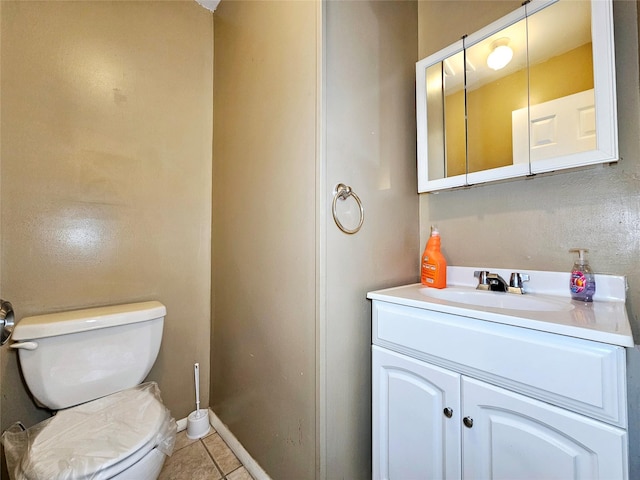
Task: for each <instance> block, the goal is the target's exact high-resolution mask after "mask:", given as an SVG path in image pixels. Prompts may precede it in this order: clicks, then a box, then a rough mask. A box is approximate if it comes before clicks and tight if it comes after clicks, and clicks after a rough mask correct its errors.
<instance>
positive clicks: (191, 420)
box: [187, 409, 211, 440]
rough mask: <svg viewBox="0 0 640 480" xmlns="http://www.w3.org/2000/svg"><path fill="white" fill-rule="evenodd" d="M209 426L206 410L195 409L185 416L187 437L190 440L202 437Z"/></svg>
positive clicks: (207, 431)
mask: <svg viewBox="0 0 640 480" xmlns="http://www.w3.org/2000/svg"><path fill="white" fill-rule="evenodd" d="M210 429H211V426H210V425H209V413H208V412H207V410H204V409H202V410H195V411H193V412H191V413H190V414H189V416H188V417H187V437H188V438H189V439H191V440H195V439H197V438H202V437H204V436H205V435H206V434H207V433H209V430H210Z"/></svg>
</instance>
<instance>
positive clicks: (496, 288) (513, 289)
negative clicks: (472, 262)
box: [473, 270, 529, 294]
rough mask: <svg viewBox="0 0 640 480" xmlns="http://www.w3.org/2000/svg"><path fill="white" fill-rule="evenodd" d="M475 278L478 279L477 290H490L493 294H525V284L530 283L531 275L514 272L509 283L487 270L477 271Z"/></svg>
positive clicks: (474, 274)
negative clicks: (523, 285) (523, 284)
mask: <svg viewBox="0 0 640 480" xmlns="http://www.w3.org/2000/svg"><path fill="white" fill-rule="evenodd" d="M473 276H474V277H476V278H477V279H478V286H477V287H476V289H477V290H489V291H492V292H508V293H518V294H523V293H524V288H523V287H522V283H523V282H528V281H529V275H525V274H524V273H518V272H513V273H512V274H511V278H510V279H509V283H508V284H507V282H506V280H505V279H504V278H502V277H501V276H500V275H498V274H497V273H491V272H489V271H486V270H476V271H475V272H473Z"/></svg>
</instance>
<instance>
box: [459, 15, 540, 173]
mask: <svg viewBox="0 0 640 480" xmlns="http://www.w3.org/2000/svg"><path fill="white" fill-rule="evenodd" d="M520 13H521V14H522V15H521V16H522V17H524V15H523V14H524V10H522V11H521V12H520ZM481 34H482V37H481V38H480V39H478V40H476V38H477V35H473V36H471V35H470V36H469V37H468V38H467V39H466V40H465V54H466V58H467V81H466V94H467V141H468V158H467V162H468V170H467V173H468V175H467V182H468V183H469V184H474V183H479V182H486V181H490V180H497V179H503V178H509V177H515V176H521V175H527V174H528V173H529V154H528V151H527V150H525V151H524V152H514V150H513V141H512V112H514V111H516V110H521V109H525V110H526V109H527V106H528V90H529V89H528V76H527V65H528V62H527V25H526V19H525V18H521V19H520V20H518V21H516V22H514V23H512V24H510V25H508V26H506V27H504V28H502V29H500V30H498V31H497V32H495V33H492V34H491V35H489V36H486V35H484V32H481ZM525 140H526V137H525ZM516 153H518V154H517V155H516Z"/></svg>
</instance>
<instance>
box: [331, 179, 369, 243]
mask: <svg viewBox="0 0 640 480" xmlns="http://www.w3.org/2000/svg"><path fill="white" fill-rule="evenodd" d="M333 193H334V195H333V204H332V206H331V210H332V212H333V220H334V221H335V222H336V225H337V226H338V228H339V229H340V230H342V231H343V232H344V233H348V234H349V235H352V234H354V233H358V231H360V228H361V227H362V223H363V222H364V208H363V207H362V202H361V201H360V197H358V195H356V192H354V191H353V190H352V189H351V187H350V186H348V185H345V184H344V183H339V184H337V185H336V188H335V189H334V191H333ZM349 197H353V199H354V200H355V201H356V203H357V204H358V208H359V209H360V221H359V222H358V226H357V227H355V228H353V229H350V228H346V227H345V226H344V225H342V223H340V220H338V214H337V212H336V204H337V202H338V199H340V200H346V199H347V198H349Z"/></svg>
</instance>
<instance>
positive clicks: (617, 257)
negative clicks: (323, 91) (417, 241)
mask: <svg viewBox="0 0 640 480" xmlns="http://www.w3.org/2000/svg"><path fill="white" fill-rule="evenodd" d="M519 4H520V2H513V1H504V2H503V1H493V2H491V1H456V2H439V1H427V2H420V4H419V21H420V32H421V34H422V36H421V37H420V57H421V58H422V57H425V56H427V55H429V54H431V53H434V52H436V51H438V50H439V49H440V48H442V47H444V46H446V45H448V44H450V43H453V42H454V41H455V40H457V39H458V38H460V36H461V35H463V34H465V33H471V32H473V31H475V30H477V29H478V28H479V27H481V26H482V25H484V24H486V23H488V22H490V21H492V20H495V19H497V18H499V17H501V16H502V15H504V14H506V13H508V12H509V11H511V10H513V9H515V8H517V7H518V6H519ZM614 22H615V42H616V65H617V68H616V70H617V71H616V74H617V88H618V122H619V124H618V125H619V146H620V155H621V157H622V158H621V160H620V162H618V163H616V164H613V165H610V166H599V167H593V168H588V169H583V170H579V171H573V172H564V173H558V174H555V175H546V176H544V175H541V176H537V177H535V178H532V179H521V180H514V181H511V182H507V183H501V184H487V185H480V186H475V187H472V188H469V189H463V190H456V191H450V192H442V193H439V194H437V195H433V194H423V195H421V196H420V232H421V243H422V244H423V245H424V242H425V241H426V239H427V235H428V232H429V226H430V225H431V224H436V225H438V227H439V228H440V232H441V235H442V245H443V253H444V254H445V256H446V258H447V261H448V263H449V264H450V265H462V266H489V267H496V268H512V269H531V270H552V271H568V270H569V269H570V268H571V265H572V263H573V261H572V256H571V255H570V254H569V253H568V250H569V248H572V247H584V248H588V249H589V250H590V253H589V258H590V261H591V265H592V267H593V269H594V270H595V271H596V272H598V273H613V274H617V275H626V276H627V278H628V282H629V287H630V288H629V291H628V304H629V305H630V320H631V323H632V327H633V329H634V333H635V337H636V343H638V339H639V338H640V337H638V334H639V333H640V323H639V319H638V313H637V312H638V310H639V309H640V306H639V305H640V268H639V266H640V261H639V259H640V135H639V127H640V121H639V119H640V118H639V117H640V97H639V81H638V76H639V69H638V12H637V2H634V1H626V0H619V1H618V0H617V1H614ZM628 353H629V355H628V356H629V362H630V370H632V372H633V376H632V377H631V379H630V382H629V394H630V406H631V409H632V410H631V411H630V417H631V418H630V437H631V442H630V445H631V452H630V458H631V461H632V465H633V469H634V470H633V471H632V475H631V477H630V478H638V474H639V473H637V472H638V470H637V468H638V462H639V459H640V454H639V452H638V448H639V445H640V438H639V433H638V432H639V427H640V418H639V417H638V413H637V411H636V408H635V406H636V405H638V404H640V395H639V393H638V391H639V390H640V378H639V377H638V376H637V374H636V373H635V372H636V371H637V365H638V357H639V356H640V355H639V354H638V351H637V349H631V350H629V351H628ZM634 472H636V473H634Z"/></svg>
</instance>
